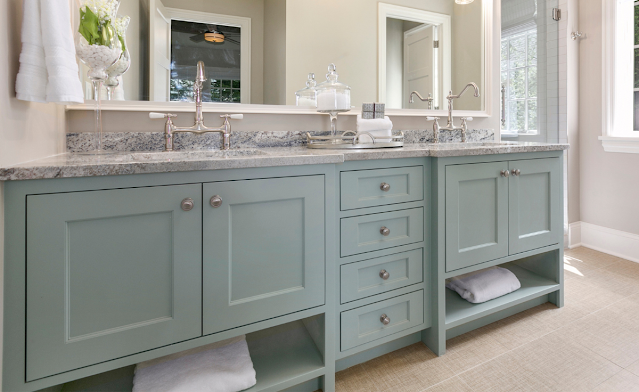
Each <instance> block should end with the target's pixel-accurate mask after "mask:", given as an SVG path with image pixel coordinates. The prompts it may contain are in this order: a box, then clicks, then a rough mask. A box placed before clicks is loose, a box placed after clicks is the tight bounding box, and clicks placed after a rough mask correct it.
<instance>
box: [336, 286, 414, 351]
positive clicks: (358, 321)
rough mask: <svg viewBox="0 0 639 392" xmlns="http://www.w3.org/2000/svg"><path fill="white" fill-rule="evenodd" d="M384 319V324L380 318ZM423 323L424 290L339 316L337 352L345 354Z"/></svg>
mask: <svg viewBox="0 0 639 392" xmlns="http://www.w3.org/2000/svg"><path fill="white" fill-rule="evenodd" d="M384 315H386V317H388V320H387V321H388V323H387V324H384V323H383V322H382V317H384ZM423 323H424V290H419V291H416V292H414V293H410V294H406V295H402V296H399V297H395V298H391V299H388V300H386V301H381V302H377V303H374V304H370V305H367V306H362V307H361V308H357V309H353V310H349V311H346V312H342V314H341V350H342V351H346V350H349V349H351V348H353V347H357V346H361V345H362V344H366V343H368V342H372V341H374V340H377V339H381V338H383V337H385V336H389V335H392V334H395V333H398V332H401V331H404V330H407V329H409V328H412V327H416V326H418V325H420V324H423Z"/></svg>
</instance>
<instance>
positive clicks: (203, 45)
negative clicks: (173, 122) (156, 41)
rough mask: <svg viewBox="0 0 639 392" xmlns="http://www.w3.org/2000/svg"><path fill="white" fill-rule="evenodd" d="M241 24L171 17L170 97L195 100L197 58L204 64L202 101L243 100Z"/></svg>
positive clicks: (178, 99)
mask: <svg viewBox="0 0 639 392" xmlns="http://www.w3.org/2000/svg"><path fill="white" fill-rule="evenodd" d="M240 49H241V28H240V27H234V26H224V25H218V24H209V23H196V22H186V21H180V20H172V21H171V80H170V99H171V101H185V102H193V101H194V95H193V87H194V85H195V82H194V81H195V74H196V70H197V62H198V61H203V62H204V65H205V71H206V77H207V82H206V83H204V85H203V88H202V101H203V102H228V103H240V91H241V87H240V86H241V77H240V68H241V67H240V61H241V53H240Z"/></svg>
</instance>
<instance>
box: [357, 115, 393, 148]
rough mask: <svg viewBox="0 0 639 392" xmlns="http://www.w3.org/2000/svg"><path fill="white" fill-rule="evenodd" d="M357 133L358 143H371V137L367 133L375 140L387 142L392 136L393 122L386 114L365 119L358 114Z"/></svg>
mask: <svg viewBox="0 0 639 392" xmlns="http://www.w3.org/2000/svg"><path fill="white" fill-rule="evenodd" d="M357 134H358V135H360V138H359V141H360V143H372V142H373V139H372V138H371V137H370V136H369V135H372V136H373V137H374V138H375V141H377V142H382V143H388V142H390V141H391V136H393V122H392V121H391V120H390V118H388V116H385V117H384V118H376V119H371V120H367V119H363V118H362V116H361V115H359V114H358V115H357Z"/></svg>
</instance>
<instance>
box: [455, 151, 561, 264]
mask: <svg viewBox="0 0 639 392" xmlns="http://www.w3.org/2000/svg"><path fill="white" fill-rule="evenodd" d="M561 175H562V169H561V160H560V159H559V158H547V159H530V160H514V161H504V162H490V163H473V164H462V165H450V166H447V167H446V271H447V272H450V271H455V270H457V269H461V268H464V267H469V266H472V265H476V264H481V263H484V262H487V261H490V260H495V259H498V258H501V257H505V256H508V255H515V254H517V253H521V252H525V251H529V250H533V249H537V248H541V247H544V246H548V245H554V244H558V243H559V242H561V240H562V236H563V233H562V227H561V222H562V220H561V219H557V218H556V216H557V215H558V214H561V211H562V206H561V202H562V200H561V198H562V194H563V191H562V189H561V184H562V180H561Z"/></svg>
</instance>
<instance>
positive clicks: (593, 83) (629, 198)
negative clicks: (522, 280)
mask: <svg viewBox="0 0 639 392" xmlns="http://www.w3.org/2000/svg"><path fill="white" fill-rule="evenodd" d="M601 1H602V0H581V1H580V2H579V30H580V31H583V32H585V33H586V38H585V39H582V40H581V43H580V48H579V50H580V54H579V61H580V74H579V81H580V83H579V84H580V87H579V90H580V91H579V133H580V134H579V166H580V176H579V177H580V184H579V187H580V195H581V214H580V220H581V221H583V222H587V223H591V224H594V225H599V226H603V227H608V228H611V229H615V230H621V231H625V232H628V233H633V234H639V204H638V203H637V197H638V195H639V170H637V168H639V154H622V153H610V152H604V150H603V148H602V146H601V142H600V141H599V140H598V137H599V136H601V135H602V129H601V113H602V99H601V94H602V90H601V80H602V76H601V72H602V68H601V63H602V61H601V53H602V34H601V33H602V31H601V24H602V15H601V14H602V11H601V9H602V8H601V5H602V3H601ZM606 1H608V0H606Z"/></svg>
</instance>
